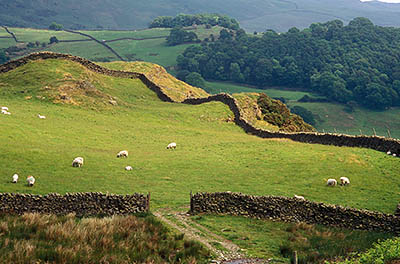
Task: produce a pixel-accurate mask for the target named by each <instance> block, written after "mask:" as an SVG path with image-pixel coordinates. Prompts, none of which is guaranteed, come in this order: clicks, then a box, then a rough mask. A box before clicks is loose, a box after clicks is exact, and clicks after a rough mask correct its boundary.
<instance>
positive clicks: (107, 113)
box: [0, 60, 400, 213]
mask: <svg viewBox="0 0 400 264" xmlns="http://www.w3.org/2000/svg"><path fill="white" fill-rule="evenodd" d="M65 73H69V74H71V75H72V76H73V78H79V79H83V80H85V79H87V80H89V81H91V82H92V84H93V85H94V86H95V87H96V88H97V89H98V91H99V92H101V93H102V94H104V95H106V97H108V96H114V97H117V98H118V99H117V101H119V102H120V103H119V106H115V107H111V106H109V105H108V103H107V100H106V101H104V100H103V98H102V97H98V95H97V94H96V93H93V94H94V95H90V94H89V95H90V96H91V97H87V98H88V102H92V103H91V104H86V105H85V106H71V105H62V104H53V103H52V102H50V101H48V100H40V99H37V98H36V97H35V96H36V95H38V94H41V95H43V93H42V91H43V87H44V86H49V87H57V85H58V84H60V82H63V81H64V79H63V76H64V75H65ZM89 77H90V78H89ZM0 83H1V93H0V96H1V101H0V102H1V105H2V106H3V105H5V106H8V107H9V109H10V112H11V113H12V115H10V116H7V115H1V116H0V117H1V124H2V128H3V129H2V131H3V133H1V134H0V142H1V143H0V153H1V154H0V171H1V177H2V180H1V182H0V188H1V190H2V191H4V192H27V193H39V194H45V193H49V192H59V193H65V192H85V191H102V192H111V193H132V192H151V193H152V208H153V209H155V208H158V207H172V208H175V207H179V206H183V205H187V204H188V199H189V192H190V191H193V192H202V191H209V192H215V191H234V192H243V193H248V194H255V195H283V196H293V195H294V194H298V195H304V196H305V197H306V198H307V199H310V200H313V201H320V202H328V203H332V204H341V205H345V206H351V207H356V208H366V209H370V210H377V211H382V212H387V213H391V212H393V210H394V209H395V207H396V205H397V203H398V201H399V195H400V192H399V191H398V190H399V187H400V184H399V183H398V180H397V172H398V170H399V168H400V164H399V162H398V160H397V159H396V158H394V157H391V156H387V155H386V154H384V153H380V152H376V151H373V150H369V149H361V148H347V147H333V146H323V145H317V144H303V143H297V142H292V141H289V140H268V139H261V138H257V137H255V136H250V135H247V134H246V133H244V132H243V130H242V129H241V128H239V127H237V126H236V125H235V124H234V123H231V122H226V120H227V119H228V118H229V117H232V113H231V112H230V111H229V109H228V107H227V106H226V105H223V104H222V103H217V102H214V103H207V104H203V105H198V106H190V105H182V104H176V103H165V102H161V101H160V100H159V99H158V98H157V97H156V95H155V94H154V93H153V92H152V91H150V90H149V89H147V88H146V87H145V86H144V85H143V84H142V83H140V82H139V81H138V80H130V79H118V78H111V77H107V76H100V75H97V74H94V75H93V73H90V74H89V73H86V71H85V70H84V69H83V68H82V67H77V66H76V64H74V63H72V62H65V61H53V60H46V61H43V62H40V63H37V62H32V63H29V64H27V65H25V66H23V67H20V68H18V69H16V70H14V71H12V72H9V73H5V74H1V75H0ZM21 91H24V93H22V92H21ZM29 95H31V96H33V98H32V99H30V100H26V99H25V97H26V96H29ZM89 95H88V96H89ZM96 98H97V100H96ZM37 114H41V115H45V116H47V119H45V120H41V119H39V118H37ZM170 142H177V144H178V148H177V149H176V150H172V151H168V150H166V149H165V147H166V145H167V144H168V143H170ZM122 149H127V150H128V151H130V156H129V157H128V158H127V159H117V158H116V153H117V152H118V151H120V150H122ZM76 156H82V157H84V158H85V165H84V166H83V168H80V169H77V168H73V167H72V166H71V162H72V160H73V159H74V158H75V157H76ZM127 165H131V166H133V167H134V170H133V171H131V172H127V171H125V170H124V167H125V166H127ZM13 173H19V174H20V175H21V178H22V181H21V182H20V183H18V184H11V183H9V181H10V179H11V175H12V174H13ZM27 175H34V176H35V177H36V178H37V185H36V186H35V187H34V188H29V187H27V186H26V185H25V183H24V180H23V178H24V177H26V176H27ZM341 176H349V177H350V179H351V181H352V184H351V186H350V187H337V188H328V187H326V186H325V180H326V179H327V178H337V179H338V178H339V177H341ZM377 181H378V182H379V183H380V184H376V182H377Z"/></svg>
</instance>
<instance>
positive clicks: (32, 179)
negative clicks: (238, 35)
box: [26, 176, 35, 187]
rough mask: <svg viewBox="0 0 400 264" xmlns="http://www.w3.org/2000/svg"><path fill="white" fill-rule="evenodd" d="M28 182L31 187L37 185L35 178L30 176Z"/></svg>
mask: <svg viewBox="0 0 400 264" xmlns="http://www.w3.org/2000/svg"><path fill="white" fill-rule="evenodd" d="M26 181H27V182H28V185H29V186H31V187H32V186H33V184H35V178H33V176H28V178H26Z"/></svg>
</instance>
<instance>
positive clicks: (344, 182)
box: [340, 177, 350, 185]
mask: <svg viewBox="0 0 400 264" xmlns="http://www.w3.org/2000/svg"><path fill="white" fill-rule="evenodd" d="M349 184H350V180H349V178H347V177H340V185H349Z"/></svg>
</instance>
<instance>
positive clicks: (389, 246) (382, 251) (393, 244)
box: [335, 237, 400, 264]
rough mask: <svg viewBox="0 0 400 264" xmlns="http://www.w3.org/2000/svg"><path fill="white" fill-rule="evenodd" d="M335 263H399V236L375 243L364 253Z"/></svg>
mask: <svg viewBox="0 0 400 264" xmlns="http://www.w3.org/2000/svg"><path fill="white" fill-rule="evenodd" d="M335 263H337V264H361V263H363V264H377V263H387V264H396V263H400V237H397V238H392V239H387V240H385V241H383V242H378V243H375V244H374V246H373V247H372V248H370V249H368V250H367V251H366V252H365V253H361V254H358V255H357V257H356V258H353V259H346V260H344V261H341V262H335Z"/></svg>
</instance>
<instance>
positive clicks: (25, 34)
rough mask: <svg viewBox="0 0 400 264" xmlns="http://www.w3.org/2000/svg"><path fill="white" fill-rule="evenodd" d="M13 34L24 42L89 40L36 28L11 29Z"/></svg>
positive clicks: (67, 33) (62, 32)
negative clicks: (54, 38)
mask: <svg viewBox="0 0 400 264" xmlns="http://www.w3.org/2000/svg"><path fill="white" fill-rule="evenodd" d="M9 30H10V31H11V32H13V33H14V34H15V36H16V37H17V39H18V41H23V42H35V41H39V42H46V43H48V42H49V39H50V38H51V37H53V36H55V37H57V39H58V40H73V39H87V38H86V37H84V36H80V35H77V34H72V33H69V32H65V31H55V30H45V29H34V28H9Z"/></svg>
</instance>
